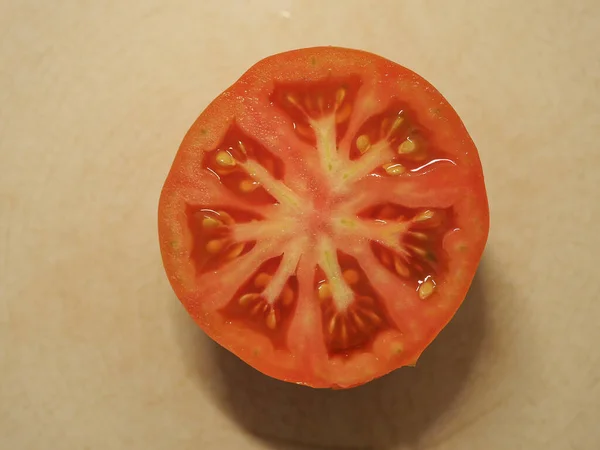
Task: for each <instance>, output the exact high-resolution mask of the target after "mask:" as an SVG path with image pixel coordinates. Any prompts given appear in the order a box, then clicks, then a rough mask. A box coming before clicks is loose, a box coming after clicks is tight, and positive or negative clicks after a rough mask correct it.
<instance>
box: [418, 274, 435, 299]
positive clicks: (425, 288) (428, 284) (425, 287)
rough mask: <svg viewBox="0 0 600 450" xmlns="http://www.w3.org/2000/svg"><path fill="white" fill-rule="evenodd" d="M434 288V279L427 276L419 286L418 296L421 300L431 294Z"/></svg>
mask: <svg viewBox="0 0 600 450" xmlns="http://www.w3.org/2000/svg"><path fill="white" fill-rule="evenodd" d="M434 290H435V283H434V281H433V280H432V279H431V278H427V279H426V280H425V281H423V282H422V283H421V285H420V286H419V297H420V298H421V299H422V300H425V299H426V298H427V297H429V296H430V295H431V294H433V291H434Z"/></svg>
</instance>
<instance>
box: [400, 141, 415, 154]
mask: <svg viewBox="0 0 600 450" xmlns="http://www.w3.org/2000/svg"><path fill="white" fill-rule="evenodd" d="M416 148H417V146H416V144H415V143H414V142H413V141H411V140H410V139H406V140H405V141H404V142H402V144H400V145H399V146H398V153H400V154H407V153H412V152H414V151H415V149H416Z"/></svg>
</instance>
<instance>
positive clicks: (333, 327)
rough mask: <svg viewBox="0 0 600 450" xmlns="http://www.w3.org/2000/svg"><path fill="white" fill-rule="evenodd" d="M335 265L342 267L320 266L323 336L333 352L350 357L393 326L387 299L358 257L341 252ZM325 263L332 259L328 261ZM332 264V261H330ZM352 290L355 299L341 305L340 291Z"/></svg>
mask: <svg viewBox="0 0 600 450" xmlns="http://www.w3.org/2000/svg"><path fill="white" fill-rule="evenodd" d="M335 259H336V261H334V262H332V263H333V265H335V266H339V269H338V270H333V271H332V270H331V268H327V270H324V269H323V268H322V267H320V266H319V267H317V270H316V273H315V293H316V296H317V297H318V299H319V301H320V309H321V317H322V328H323V335H324V336H325V344H326V346H327V350H328V352H329V353H330V355H332V356H333V355H336V354H340V353H341V354H342V355H344V356H346V357H347V356H349V355H350V352H351V351H352V350H353V349H356V348H359V349H362V350H364V349H366V346H367V345H368V344H370V343H372V341H373V339H374V337H375V336H376V335H377V334H378V333H379V332H380V331H383V330H385V329H387V328H390V327H392V326H393V325H392V322H391V321H390V320H389V318H388V314H387V311H386V308H385V304H384V302H383V301H382V300H381V299H380V298H379V295H378V294H377V293H376V292H375V290H374V289H373V287H372V286H371V283H370V282H369V280H368V278H367V276H366V275H365V273H364V271H363V270H362V269H361V267H360V265H359V264H358V263H357V261H356V259H355V258H353V257H351V256H350V255H347V254H344V253H343V252H340V251H337V254H336V255H335ZM322 264H323V266H325V267H326V266H327V265H328V262H327V261H324V262H323V263H322ZM329 264H331V263H329ZM340 289H341V290H345V291H348V292H350V293H351V295H352V302H351V303H350V304H347V305H344V307H341V305H340V304H339V303H338V304H336V301H338V302H339V299H336V298H335V296H336V293H337V292H339V291H340Z"/></svg>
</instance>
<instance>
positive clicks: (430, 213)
mask: <svg viewBox="0 0 600 450" xmlns="http://www.w3.org/2000/svg"><path fill="white" fill-rule="evenodd" d="M434 215H435V213H434V212H433V211H431V210H430V209H427V210H425V211H423V212H422V213H420V214H418V215H417V216H415V218H414V221H415V222H425V221H426V220H429V219H432V218H433V216H434Z"/></svg>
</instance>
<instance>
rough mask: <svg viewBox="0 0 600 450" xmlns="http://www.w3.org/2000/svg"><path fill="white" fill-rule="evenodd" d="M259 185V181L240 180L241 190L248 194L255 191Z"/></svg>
mask: <svg viewBox="0 0 600 450" xmlns="http://www.w3.org/2000/svg"><path fill="white" fill-rule="evenodd" d="M259 186H260V183H258V182H257V181H254V180H249V179H247V180H242V181H241V182H240V191H242V192H243V193H245V194H248V193H250V192H254V191H255V190H256V189H257V188H258V187H259Z"/></svg>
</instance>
